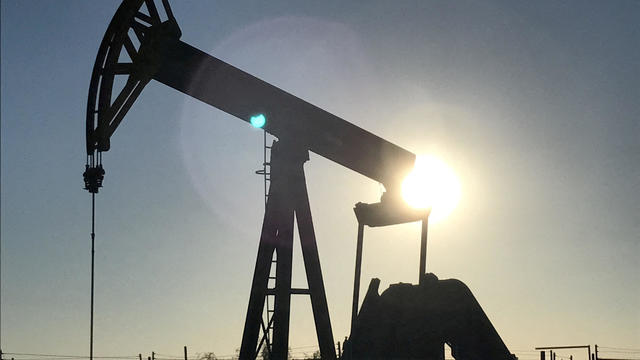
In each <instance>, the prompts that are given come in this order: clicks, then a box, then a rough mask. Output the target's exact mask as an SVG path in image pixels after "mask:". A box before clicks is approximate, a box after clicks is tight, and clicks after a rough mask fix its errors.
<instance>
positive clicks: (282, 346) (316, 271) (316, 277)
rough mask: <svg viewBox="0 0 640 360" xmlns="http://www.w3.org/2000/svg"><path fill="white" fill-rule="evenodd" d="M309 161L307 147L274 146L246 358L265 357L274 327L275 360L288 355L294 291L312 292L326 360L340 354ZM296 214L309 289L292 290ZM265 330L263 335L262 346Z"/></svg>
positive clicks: (272, 354) (244, 346)
mask: <svg viewBox="0 0 640 360" xmlns="http://www.w3.org/2000/svg"><path fill="white" fill-rule="evenodd" d="M307 160H309V153H308V151H307V150H304V149H302V150H301V149H300V148H296V147H295V146H291V145H288V144H284V143H283V142H282V141H278V142H276V143H274V144H273V147H272V149H271V186H270V187H269V197H268V200H267V206H266V209H265V214H264V221H263V224H262V234H261V236H260V245H259V247H258V258H257V260H256V268H255V272H254V275H253V283H252V285H251V295H250V297H249V308H248V310H247V318H246V320H245V325H244V332H243V334H242V345H241V347H240V359H241V360H253V359H255V358H256V356H258V355H259V354H258V351H259V350H260V347H261V345H262V344H263V341H268V340H269V337H268V335H267V334H268V331H269V328H270V327H271V326H272V327H273V337H272V338H271V339H270V340H271V344H268V343H267V346H268V345H271V350H270V359H272V360H286V359H287V354H288V347H289V315H290V308H291V306H290V304H291V295H292V294H308V295H309V297H310V299H311V307H312V310H313V317H314V320H315V325H316V334H317V336H318V344H319V347H320V353H321V356H322V359H330V360H332V359H335V358H336V353H335V347H334V345H333V333H332V331H331V322H330V320H329V309H328V307H327V297H326V294H325V290H324V283H323V281H322V271H321V269H320V259H319V258H318V247H317V245H316V237H315V232H314V230H313V221H312V219H311V209H310V207H309V196H308V193H307V185H306V182H305V176H304V167H303V166H304V163H305V162H306V161H307ZM294 217H295V220H296V221H297V224H298V233H299V235H300V243H301V246H302V255H303V258H304V265H305V271H306V274H307V284H308V287H309V289H292V288H291V270H292V255H293V229H294V224H293V222H294ZM274 252H275V254H276V257H277V262H276V276H275V278H276V279H275V287H274V288H269V274H270V272H271V265H272V259H273V255H274ZM267 295H274V298H275V305H274V312H273V317H272V318H271V319H270V320H268V323H266V324H265V322H264V321H263V311H264V304H265V297H266V296H267ZM261 333H262V338H261V339H260V343H259V344H260V345H258V337H259V336H260V335H261Z"/></svg>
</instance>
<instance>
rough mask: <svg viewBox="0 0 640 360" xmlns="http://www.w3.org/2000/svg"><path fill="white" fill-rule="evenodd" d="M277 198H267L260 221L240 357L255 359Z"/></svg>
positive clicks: (270, 255) (269, 270) (272, 241)
mask: <svg viewBox="0 0 640 360" xmlns="http://www.w3.org/2000/svg"><path fill="white" fill-rule="evenodd" d="M277 207H278V204H277V198H276V197H272V198H270V199H269V202H268V204H267V208H266V210H265V214H264V221H263V223H262V234H261V236H260V245H259V247H258V258H257V260H256V268H255V271H254V273H253V282H252V284H251V294H250V296H249V308H248V309H247V317H246V319H245V325H244V332H243V334H242V345H241V347H240V359H251V360H253V359H255V357H256V354H255V351H256V346H257V343H258V335H259V333H260V326H261V323H262V311H263V308H264V300H265V295H266V291H267V285H268V281H269V273H270V272H271V259H272V258H273V252H274V250H275V245H276V230H277V229H276V223H275V214H274V213H275V212H276V211H277Z"/></svg>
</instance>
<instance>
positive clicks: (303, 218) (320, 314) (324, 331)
mask: <svg viewBox="0 0 640 360" xmlns="http://www.w3.org/2000/svg"><path fill="white" fill-rule="evenodd" d="M297 180H298V181H297V182H298V184H297V185H296V190H297V191H296V192H295V194H296V196H295V199H296V208H295V209H296V219H297V221H298V231H299V234H300V245H301V246H302V256H303V258H304V268H305V271H306V273H307V285H308V286H309V295H310V297H311V308H312V310H313V318H314V320H315V325H316V335H317V336H318V345H319V347H320V356H321V358H322V359H328V360H333V359H335V358H336V349H335V346H334V344H333V332H332V331H331V320H330V319H329V307H328V306H327V296H326V293H325V290H324V282H323V280H322V270H321V268H320V258H319V257H318V246H317V244H316V235H315V232H314V230H313V220H312V218H311V209H310V207H309V194H308V193H307V186H306V184H305V179H304V172H303V169H302V168H301V169H300V173H299V177H298V178H297Z"/></svg>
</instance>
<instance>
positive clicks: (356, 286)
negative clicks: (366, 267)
mask: <svg viewBox="0 0 640 360" xmlns="http://www.w3.org/2000/svg"><path fill="white" fill-rule="evenodd" d="M363 238H364V224H362V223H360V222H358V242H357V245H356V272H355V275H354V277H353V305H352V306H351V333H353V326H354V325H355V323H356V317H357V316H358V303H359V302H360V274H361V271H362V243H363Z"/></svg>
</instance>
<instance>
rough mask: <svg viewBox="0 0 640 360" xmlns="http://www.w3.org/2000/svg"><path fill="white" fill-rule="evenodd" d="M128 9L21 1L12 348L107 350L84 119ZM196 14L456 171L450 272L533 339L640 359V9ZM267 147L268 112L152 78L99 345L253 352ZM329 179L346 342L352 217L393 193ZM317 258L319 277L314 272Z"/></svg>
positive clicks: (288, 5) (318, 206)
mask: <svg viewBox="0 0 640 360" xmlns="http://www.w3.org/2000/svg"><path fill="white" fill-rule="evenodd" d="M118 3H119V2H117V1H100V2H98V1H93V2H87V1H68V0H64V1H56V2H53V1H50V2H44V1H2V3H1V10H2V19H1V20H2V21H1V25H0V26H1V32H2V34H1V41H2V45H1V46H2V56H1V59H0V61H1V75H2V83H1V91H2V97H1V105H2V109H1V116H2V123H1V130H2V134H1V150H2V153H1V160H2V164H1V170H2V174H1V185H2V204H1V210H2V216H1V226H2V229H1V236H2V248H1V249H2V264H1V267H2V275H1V280H2V285H1V290H2V294H1V299H2V305H1V306H2V319H1V324H0V325H1V330H2V333H1V339H0V340H1V346H2V349H3V351H5V352H44V353H63V354H69V353H70V354H84V353H86V352H87V351H88V327H89V275H88V271H89V259H90V258H89V250H90V242H89V231H90V196H89V194H88V193H86V192H85V191H83V190H82V178H81V175H82V171H83V167H84V159H85V156H84V131H85V130H84V114H85V107H86V96H87V90H88V84H89V77H90V74H91V68H92V66H93V62H94V60H95V55H96V52H97V48H98V45H99V43H100V40H101V39H102V36H103V34H104V31H105V29H106V27H107V24H108V22H109V20H110V19H111V16H112V15H113V13H114V12H115V9H116V8H117V6H118ZM173 10H174V13H175V16H176V17H177V19H178V22H179V24H180V26H181V28H182V33H183V36H182V41H185V42H187V43H189V44H191V45H193V46H195V47H197V48H199V49H201V50H203V51H205V52H208V53H210V54H212V55H214V56H216V57H219V58H221V59H223V60H225V61H228V62H230V63H232V64H234V65H236V66H237V67H240V68H241V69H243V70H245V71H248V72H249V73H252V74H254V75H256V76H258V77H260V78H262V79H264V80H266V81H269V82H271V83H273V84H274V85H277V86H279V87H281V88H283V89H285V90H287V91H289V92H291V93H294V94H296V95H298V96H299V97H301V98H303V99H305V100H307V101H310V102H311V103H314V104H316V105H318V106H320V107H323V108H324V109H326V110H328V111H330V112H332V113H334V114H336V115H338V116H341V117H343V118H345V119H347V120H349V121H351V122H353V123H355V124H357V125H359V126H361V127H363V128H365V129H368V130H370V131H372V132H374V133H376V134H377V135H380V136H382V137H384V138H386V139H388V140H390V141H392V142H394V143H396V144H398V145H400V146H403V147H405V148H407V149H409V150H411V151H413V152H415V153H418V154H421V153H432V154H436V155H438V156H439V157H441V158H443V159H444V160H445V161H447V163H449V165H450V166H451V167H452V168H453V169H454V170H455V171H456V172H457V174H458V176H459V177H460V181H461V185H462V198H461V202H460V204H459V206H458V208H457V209H456V211H455V212H454V213H453V214H452V215H451V216H450V217H449V218H447V219H446V220H445V221H443V222H441V223H439V224H437V225H434V226H433V227H432V229H431V230H430V238H429V259H428V267H429V270H430V271H433V272H434V273H436V275H438V276H439V277H440V278H458V279H460V280H462V281H464V282H465V283H467V285H469V287H470V288H471V290H472V291H473V292H474V294H475V295H476V297H477V298H478V300H479V302H480V304H481V305H482V306H483V307H484V309H485V312H486V313H487V314H488V316H489V318H490V319H491V320H492V321H493V323H494V325H495V327H496V328H497V330H498V332H499V333H500V335H501V336H502V338H503V339H504V340H505V342H506V343H507V345H508V346H509V347H510V348H511V349H512V350H527V351H530V350H532V348H533V347H534V346H538V345H547V344H567V343H592V344H593V343H598V344H602V345H607V346H613V347H616V346H617V347H633V348H640V313H639V310H638V308H639V307H638V304H640V285H639V284H640V120H639V119H640V105H639V104H638V101H637V99H638V94H640V82H638V79H640V67H639V66H638V64H639V63H640V46H639V45H640V43H639V42H640V40H639V39H640V25H639V24H640V22H638V19H639V18H640V3H639V2H635V1H607V2H595V1H563V2H556V1H542V2H535V3H534V2H528V1H492V2H486V3H477V2H473V1H449V2H440V1H415V2H413V1H402V2H385V1H375V2H348V3H346V4H345V3H343V2H338V1H328V2H322V3H319V2H318V3H310V2H309V3H297V2H293V1H272V2H260V1H254V2H249V1H238V2H213V1H212V2H208V1H207V2H205V1H188V2H180V1H173ZM261 146H262V134H261V133H260V132H259V131H257V130H254V129H251V128H250V126H248V125H247V124H246V123H244V122H241V121H237V120H236V119H233V118H231V117H230V116H228V115H225V114H223V113H221V112H220V111H218V110H216V109H212V108H210V107H208V106H207V105H204V104H200V103H197V102H196V101H194V100H192V99H188V98H186V96H184V95H183V94H180V93H177V92H176V91H175V90H173V89H169V88H167V87H166V86H164V85H162V84H159V83H156V82H152V83H150V84H149V85H148V86H147V88H145V90H144V91H143V93H142V95H141V96H140V98H139V99H138V101H137V102H136V104H135V105H134V107H133V108H132V109H131V111H130V113H129V114H128V116H127V118H126V119H125V121H124V122H123V124H122V125H121V126H120V128H119V129H118V131H117V132H116V133H115V135H114V138H113V140H112V150H111V151H109V152H108V153H106V154H105V155H104V163H105V168H106V171H107V174H106V178H105V187H104V189H103V190H101V192H100V194H98V196H97V213H98V220H97V242H96V244H97V245H96V246H97V255H96V269H97V270H96V323H95V324H96V328H95V344H96V347H95V348H96V353H97V354H104V355H111V354H118V355H123V354H138V353H148V352H150V351H152V350H155V351H156V352H159V353H165V354H180V351H181V349H182V346H183V345H188V346H189V348H190V349H191V351H192V352H204V351H214V352H216V353H217V354H219V355H224V354H232V353H233V352H234V350H235V348H237V347H238V346H239V343H240V338H241V332H242V325H243V324H244V316H245V312H246V306H247V302H248V294H249V287H250V280H251V276H252V274H253V264H254V261H255V255H256V250H257V243H258V242H257V240H258V235H259V229H260V225H261V216H262V183H261V179H260V178H259V177H257V176H255V175H253V171H254V170H255V169H257V168H258V167H260V164H261V161H262V159H261ZM306 171H307V179H308V186H309V192H310V197H311V205H312V212H313V215H314V222H315V225H316V232H317V237H318V246H319V251H320V257H321V262H322V266H323V272H324V279H325V283H326V288H327V296H328V301H329V308H330V315H331V319H332V323H333V331H334V334H335V336H336V340H339V339H341V338H343V337H344V336H345V335H347V333H348V323H349V317H350V297H351V291H352V289H351V286H352V273H353V262H354V253H355V236H356V222H355V217H354V216H353V213H352V210H351V209H352V207H353V205H354V204H355V203H356V202H358V201H365V202H374V201H376V200H377V199H378V197H379V195H380V188H379V186H378V184H376V183H373V182H372V181H371V180H369V179H366V178H364V177H362V176H360V175H358V174H356V173H354V172H351V171H350V170H347V169H344V168H341V167H340V166H339V165H336V164H332V163H330V162H329V161H328V160H325V159H322V158H320V157H318V156H312V158H311V161H310V162H309V163H308V164H307V165H306ZM418 236H419V235H418V227H417V226H416V225H403V226H397V227H390V228H385V229H375V230H369V229H367V232H366V243H365V253H364V268H363V288H366V286H367V284H368V281H369V279H370V278H372V277H379V278H381V280H382V288H386V286H388V284H390V283H396V282H400V281H402V282H415V281H416V276H415V273H416V272H417V268H418V241H419V240H418ZM295 255H298V257H297V258H298V259H300V256H299V255H300V252H299V251H298V252H297V253H295V252H294V256H295ZM294 271H297V273H296V274H294V285H295V284H302V285H303V284H304V280H303V271H302V267H301V263H300V261H296V262H295V263H294ZM293 305H294V309H293V314H292V335H291V346H292V347H294V348H296V347H302V346H313V345H315V335H314V333H313V325H312V324H313V322H312V319H311V311H310V306H309V304H308V301H307V300H306V299H304V298H296V299H294V301H293ZM516 352H518V351H516ZM531 354H532V353H525V352H521V358H522V359H525V360H528V359H527V357H531V356H533V355H531ZM574 355H575V358H577V357H578V356H582V355H579V353H574Z"/></svg>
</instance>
